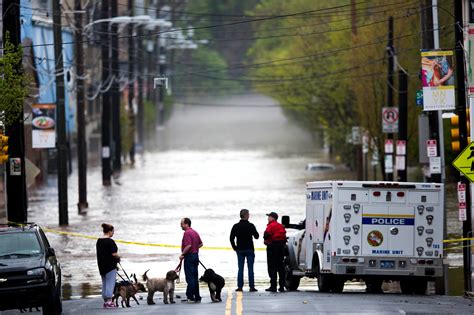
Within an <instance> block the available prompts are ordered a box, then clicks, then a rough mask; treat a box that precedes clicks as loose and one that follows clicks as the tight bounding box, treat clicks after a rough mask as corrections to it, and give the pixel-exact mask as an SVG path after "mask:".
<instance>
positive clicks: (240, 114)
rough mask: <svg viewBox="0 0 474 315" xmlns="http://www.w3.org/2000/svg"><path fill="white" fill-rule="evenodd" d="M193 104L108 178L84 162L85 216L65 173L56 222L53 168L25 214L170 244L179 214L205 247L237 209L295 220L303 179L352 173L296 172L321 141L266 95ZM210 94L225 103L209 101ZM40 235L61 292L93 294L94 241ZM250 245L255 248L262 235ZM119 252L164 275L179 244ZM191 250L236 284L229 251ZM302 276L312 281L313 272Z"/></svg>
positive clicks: (222, 237)
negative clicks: (106, 183) (64, 197)
mask: <svg viewBox="0 0 474 315" xmlns="http://www.w3.org/2000/svg"><path fill="white" fill-rule="evenodd" d="M196 103H198V104H209V105H210V106H200V105H199V106H198V105H181V106H180V105H178V106H176V108H175V111H174V113H173V116H172V119H171V120H170V121H169V122H168V123H167V125H166V127H165V128H164V129H162V130H158V131H157V134H158V136H157V138H156V140H151V139H150V141H149V142H148V144H147V147H148V148H150V149H149V150H146V151H145V152H144V153H143V154H141V155H139V156H138V157H137V162H136V164H135V166H133V167H132V166H130V165H124V167H123V172H122V175H121V177H120V179H119V180H118V182H117V183H115V184H114V185H113V186H112V187H103V186H102V180H101V169H100V167H98V166H90V167H89V170H88V187H89V188H88V190H89V191H88V202H89V207H90V208H89V209H88V213H87V214H86V215H78V214H77V207H76V202H77V198H78V197H77V177H76V175H77V174H76V173H75V172H74V173H73V174H72V175H71V176H70V178H69V189H68V192H69V221H70V225H69V227H67V228H58V223H57V222H58V210H57V208H58V206H57V188H56V187H57V184H56V178H55V176H50V177H49V178H48V182H47V184H46V185H44V186H42V187H39V188H38V189H37V190H35V191H34V192H32V193H30V203H29V211H30V212H29V220H31V221H34V222H37V223H38V224H40V225H42V226H45V227H48V228H51V229H61V230H63V231H69V232H76V233H81V234H85V235H90V236H97V237H98V236H100V235H101V230H100V225H101V223H103V222H107V223H111V224H113V225H114V226H115V231H116V233H115V236H114V238H115V239H121V240H127V241H137V242H144V243H161V244H171V245H179V244H180V241H181V236H182V231H181V229H180V225H179V222H180V218H181V217H184V216H188V217H190V218H191V219H192V222H193V223H192V226H193V228H194V229H195V230H197V231H198V232H199V233H200V234H201V238H202V240H203V242H204V245H205V246H212V247H228V246H229V240H228V237H229V232H230V229H231V227H232V225H233V224H234V223H236V222H237V221H238V219H239V218H238V213H239V210H240V209H241V208H247V209H249V210H250V213H251V217H250V220H251V221H252V222H253V223H254V224H255V225H256V226H257V229H258V231H259V232H260V233H263V230H264V229H265V225H266V216H265V213H268V212H269V211H276V212H278V213H279V214H288V215H291V217H292V221H298V220H300V219H303V217H304V210H305V194H304V188H305V183H306V182H307V181H311V180H324V179H351V178H353V175H352V174H350V173H349V172H348V171H347V170H345V169H344V168H342V167H339V168H338V169H337V170H336V171H329V172H311V173H310V172H307V171H305V165H306V164H307V163H310V162H326V159H327V157H326V155H325V154H324V152H323V150H322V149H320V148H321V143H319V142H318V141H317V140H318V139H313V138H312V137H311V136H310V135H309V134H308V133H306V132H305V131H303V130H301V129H300V128H298V127H296V126H295V125H294V124H292V123H291V122H289V121H288V120H287V119H286V118H285V117H284V115H283V114H282V112H281V110H280V108H279V107H276V106H275V102H274V101H272V100H271V99H268V98H266V97H258V96H248V97H244V96H242V97H238V98H228V99H220V100H212V101H210V100H200V101H199V102H196ZM196 103H195V104H196ZM217 103H219V104H221V103H226V104H227V105H229V106H228V107H218V106H213V105H216V104H217ZM254 105H257V106H263V107H257V106H254ZM151 148H152V149H151ZM47 235H48V238H49V240H50V242H51V243H52V245H53V247H55V248H56V252H57V255H58V257H59V260H60V261H61V264H62V269H63V294H64V298H65V299H69V298H76V297H85V296H90V295H96V294H98V293H99V292H100V288H99V283H100V277H99V274H98V270H97V265H96V258H95V241H94V240H91V239H85V238H80V237H75V236H68V235H58V234H55V233H48V234H47ZM256 246H257V247H259V248H262V247H263V243H262V241H261V240H259V241H257V242H256ZM119 253H120V254H121V255H122V257H123V260H122V264H123V267H124V268H125V270H126V271H127V272H128V273H137V274H139V275H141V274H142V273H143V272H144V271H145V270H147V269H151V270H150V272H149V274H150V275H151V276H164V274H165V273H166V271H167V270H170V269H174V268H175V267H176V265H177V263H178V256H179V253H180V250H179V249H178V248H168V247H155V246H137V245H124V244H119ZM200 255H201V261H202V262H203V263H204V264H205V265H206V266H208V267H212V268H213V269H215V270H216V271H217V272H218V273H219V274H221V275H223V276H224V277H225V278H226V281H227V283H228V286H229V287H234V286H235V275H236V273H237V262H236V257H235V254H234V253H233V252H232V251H231V250H225V249H223V250H222V249H221V250H202V251H201V254H200ZM452 257H453V262H455V263H456V262H459V259H458V258H457V257H455V256H452ZM255 277H256V282H257V286H258V287H259V288H260V289H263V288H265V287H266V286H267V285H268V276H267V272H266V257H265V252H264V251H262V250H257V252H256V263H255ZM182 278H184V276H182ZM183 281H184V280H183ZM305 283H306V284H307V285H308V286H310V287H312V286H314V285H315V283H314V280H307V282H304V283H303V285H304V284H305ZM178 288H181V289H182V288H184V285H183V284H179V285H178ZM358 288H359V289H360V290H363V286H359V287H358Z"/></svg>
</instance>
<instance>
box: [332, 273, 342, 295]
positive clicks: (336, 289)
mask: <svg viewBox="0 0 474 315" xmlns="http://www.w3.org/2000/svg"><path fill="white" fill-rule="evenodd" d="M345 282H346V280H344V279H342V278H337V277H332V279H331V292H332V293H341V292H342V291H343V290H344V283H345Z"/></svg>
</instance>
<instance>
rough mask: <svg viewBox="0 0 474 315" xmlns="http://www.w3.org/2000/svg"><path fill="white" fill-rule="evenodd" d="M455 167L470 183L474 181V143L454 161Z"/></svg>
mask: <svg viewBox="0 0 474 315" xmlns="http://www.w3.org/2000/svg"><path fill="white" fill-rule="evenodd" d="M453 166H454V167H455V168H456V169H457V170H458V171H459V172H461V173H462V174H464V176H466V178H467V179H469V181H470V182H473V181H474V142H471V143H469V145H468V146H467V147H465V148H464V150H462V152H461V153H459V155H458V156H457V157H456V159H454V161H453Z"/></svg>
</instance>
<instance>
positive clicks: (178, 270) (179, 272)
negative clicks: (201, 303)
mask: <svg viewBox="0 0 474 315" xmlns="http://www.w3.org/2000/svg"><path fill="white" fill-rule="evenodd" d="M182 264H183V261H182V260H180V261H179V264H178V266H176V268H175V269H174V271H176V273H177V274H178V279H177V280H176V283H180V276H181V265H182Z"/></svg>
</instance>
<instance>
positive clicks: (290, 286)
mask: <svg viewBox="0 0 474 315" xmlns="http://www.w3.org/2000/svg"><path fill="white" fill-rule="evenodd" d="M300 280H301V277H299V276H294V275H293V271H292V270H291V267H290V266H289V265H285V288H286V289H287V290H288V291H296V290H297V289H298V287H299V285H300Z"/></svg>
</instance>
